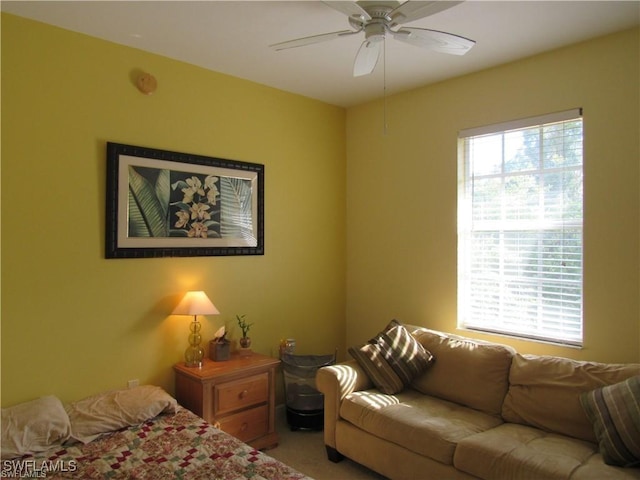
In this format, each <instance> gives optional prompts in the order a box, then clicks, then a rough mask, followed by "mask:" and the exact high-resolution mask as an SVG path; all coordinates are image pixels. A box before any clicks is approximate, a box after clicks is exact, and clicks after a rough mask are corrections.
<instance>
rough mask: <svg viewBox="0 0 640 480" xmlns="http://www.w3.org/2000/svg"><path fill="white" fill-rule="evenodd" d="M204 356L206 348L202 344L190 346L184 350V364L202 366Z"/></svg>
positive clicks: (194, 366)
mask: <svg viewBox="0 0 640 480" xmlns="http://www.w3.org/2000/svg"><path fill="white" fill-rule="evenodd" d="M203 358H204V350H203V349H202V348H201V347H200V346H194V345H192V346H190V347H189V348H187V351H186V352H184V364H185V365H186V366H187V367H193V368H196V367H197V368H200V367H202V359H203Z"/></svg>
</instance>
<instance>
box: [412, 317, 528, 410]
mask: <svg viewBox="0 0 640 480" xmlns="http://www.w3.org/2000/svg"><path fill="white" fill-rule="evenodd" d="M412 334H413V336H414V337H415V338H416V339H417V340H418V341H419V342H420V343H421V344H422V346H424V348H425V349H426V350H428V351H429V352H431V353H432V354H433V356H434V357H435V359H436V360H435V362H434V363H433V365H432V366H431V367H430V368H429V369H428V370H427V371H426V372H424V373H423V374H421V375H419V376H418V377H416V379H415V380H414V381H413V383H412V386H413V387H414V388H415V389H417V390H419V391H420V392H422V393H425V394H427V395H433V396H436V397H439V398H442V399H445V400H449V401H451V402H455V403H460V404H462V405H465V406H467V407H471V408H474V409H476V410H480V411H481V412H485V413H489V414H492V415H499V414H500V412H501V409H502V402H503V400H504V396H505V394H506V393H507V389H508V386H509V385H508V378H509V369H510V367H511V359H512V358H513V356H514V354H515V350H514V349H512V348H511V347H508V346H506V345H500V344H497V343H490V342H483V341H481V340H474V339H471V338H466V337H460V336H457V335H452V334H446V333H442V332H437V331H434V330H428V329H424V328H419V329H417V330H415V331H414V332H412ZM489 385H490V386H491V388H487V387H488V386H489Z"/></svg>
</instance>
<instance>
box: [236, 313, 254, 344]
mask: <svg viewBox="0 0 640 480" xmlns="http://www.w3.org/2000/svg"><path fill="white" fill-rule="evenodd" d="M245 316H246V315H236V320H238V326H239V327H240V330H242V338H241V339H240V346H241V347H242V348H249V347H250V346H251V338H249V336H248V334H249V329H250V328H251V325H253V323H247V321H246V320H245V319H244V317H245Z"/></svg>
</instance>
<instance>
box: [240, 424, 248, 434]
mask: <svg viewBox="0 0 640 480" xmlns="http://www.w3.org/2000/svg"><path fill="white" fill-rule="evenodd" d="M247 428H249V424H248V423H247V422H244V423H243V424H242V425H241V426H240V431H241V432H246V431H247Z"/></svg>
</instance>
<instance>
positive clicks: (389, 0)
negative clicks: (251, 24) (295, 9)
mask: <svg viewBox="0 0 640 480" xmlns="http://www.w3.org/2000/svg"><path fill="white" fill-rule="evenodd" d="M323 3H324V4H326V5H327V6H329V7H331V8H334V9H335V10H338V11H339V12H342V13H344V14H345V15H347V16H348V17H349V24H350V25H351V27H353V28H354V29H355V30H341V31H339V32H331V33H323V34H320V35H313V36H310V37H304V38H298V39H295V40H289V41H286V42H281V43H276V44H274V45H271V48H273V49H274V50H284V49H287V48H295V47H302V46H305V45H312V44H314V43H320V42H325V41H327V40H333V39H335V38H340V37H346V36H350V35H356V34H359V33H360V32H364V36H365V39H364V42H362V45H361V46H360V49H359V50H358V53H357V54H356V59H355V62H354V64H353V76H354V77H359V76H362V75H368V74H370V73H371V72H373V70H374V69H375V67H376V64H377V63H378V59H379V58H380V53H381V52H382V50H383V44H384V40H385V38H386V36H387V35H389V36H391V37H393V38H394V39H395V40H399V41H401V42H405V43H408V44H411V45H415V46H418V47H422V48H428V49H430V50H434V51H436V52H441V53H448V54H452V55H464V54H465V53H467V52H468V51H469V50H470V49H471V47H473V46H474V45H475V43H476V42H474V41H473V40H470V39H468V38H465V37H461V36H459V35H454V34H452V33H446V32H440V31H437V30H429V29H427V28H417V27H403V26H402V25H404V24H405V23H408V22H412V21H414V20H418V19H421V18H425V17H428V16H430V15H433V14H435V13H438V12H441V11H443V10H446V9H448V8H451V7H453V6H455V5H458V4H459V3H462V2H461V1H445V0H436V1H429V2H425V1H406V2H404V3H400V2H398V1H395V0H373V1H358V2H352V1H327V2H323Z"/></svg>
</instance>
